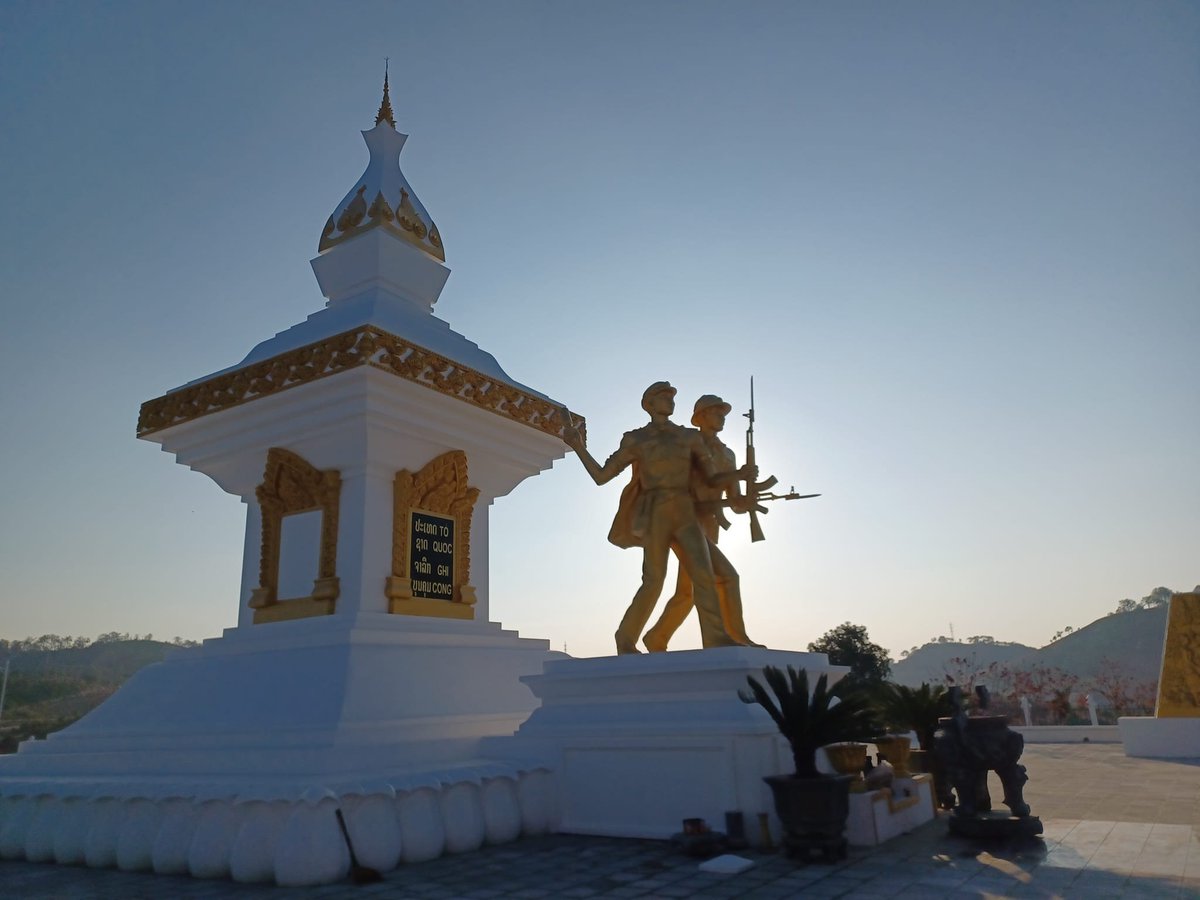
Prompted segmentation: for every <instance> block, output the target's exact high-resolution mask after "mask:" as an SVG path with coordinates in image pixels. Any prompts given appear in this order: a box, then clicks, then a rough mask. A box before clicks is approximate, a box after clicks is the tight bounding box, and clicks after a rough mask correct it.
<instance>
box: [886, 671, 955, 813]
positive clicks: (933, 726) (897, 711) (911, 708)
mask: <svg viewBox="0 0 1200 900" xmlns="http://www.w3.org/2000/svg"><path fill="white" fill-rule="evenodd" d="M876 706H877V711H878V714H879V717H880V718H881V719H882V720H883V722H884V726H885V728H886V729H887V730H889V731H901V732H906V731H915V732H916V734H917V741H918V742H919V743H920V745H921V747H920V749H919V750H912V751H910V753H909V757H910V760H911V761H912V762H913V763H914V767H915V768H916V769H917V770H918V771H922V772H928V773H930V774H931V775H933V777H934V792H935V794H937V796H938V801H939V805H942V804H943V802H944V801H945V799H946V798H945V797H943V796H942V793H941V792H940V791H942V790H944V788H943V783H944V782H945V779H944V778H938V775H939V773H938V772H936V771H935V769H937V768H938V765H937V760H936V759H935V758H934V757H933V755H932V754H931V753H930V752H929V751H930V750H931V749H932V748H933V734H934V732H935V731H937V729H938V719H939V718H942V717H943V716H948V715H950V713H951V712H953V709H952V708H951V705H950V701H949V699H948V697H947V695H946V687H945V685H941V684H938V685H930V684H928V683H924V684H922V685H921V686H920V687H916V688H914V687H909V686H908V685H905V684H894V683H892V682H885V683H884V684H882V685H880V686H879V689H878V691H877V692H876ZM876 746H878V744H877V745H876ZM950 803H951V805H953V799H952V798H951V799H950Z"/></svg>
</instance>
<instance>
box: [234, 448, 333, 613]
mask: <svg viewBox="0 0 1200 900" xmlns="http://www.w3.org/2000/svg"><path fill="white" fill-rule="evenodd" d="M341 488H342V479H341V476H340V475H339V474H338V473H337V472H336V471H333V470H326V471H322V470H320V469H317V468H315V467H314V466H312V465H310V464H309V463H308V461H307V460H305V459H304V458H302V457H300V456H298V455H297V454H295V453H292V452H291V451H290V450H284V449H283V448H282V447H272V448H271V449H270V450H268V451H267V465H266V471H265V472H264V473H263V480H262V484H260V485H259V486H258V489H257V490H256V491H255V495H256V497H257V498H258V505H259V508H260V509H261V511H262V545H261V549H260V553H259V570H258V587H257V588H256V589H255V590H254V593H253V594H251V595H250V606H251V607H252V608H253V609H254V622H255V624H258V623H260V622H277V621H281V620H283V619H296V618H303V617H305V616H317V615H328V614H330V613H332V612H333V608H334V605H335V603H336V601H337V596H338V579H337V530H338V501H339V497H340V495H341ZM313 511H316V512H320V513H321V547H320V555H319V559H318V563H317V578H316V580H315V581H314V582H313V590H312V593H311V594H309V595H308V596H306V597H280V596H279V554H280V544H281V538H282V532H283V519H284V517H285V516H289V515H293V514H295V513H302V512H313Z"/></svg>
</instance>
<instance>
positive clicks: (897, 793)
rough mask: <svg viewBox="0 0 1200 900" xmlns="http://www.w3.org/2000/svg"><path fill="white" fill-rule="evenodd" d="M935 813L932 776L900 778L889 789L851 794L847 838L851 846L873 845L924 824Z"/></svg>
mask: <svg viewBox="0 0 1200 900" xmlns="http://www.w3.org/2000/svg"><path fill="white" fill-rule="evenodd" d="M936 814H937V813H936V811H935V808H934V805H933V776H931V775H914V776H913V777H912V778H897V779H896V780H895V781H893V782H892V786H891V787H890V788H882V789H881V790H878V791H866V792H864V793H861V794H851V795H850V818H849V819H847V820H846V840H847V841H849V842H850V845H851V846H852V847H874V846H876V845H878V844H882V843H883V842H884V841H890V840H891V839H892V838H894V837H898V836H899V835H902V834H906V833H908V832H910V831H912V830H913V829H914V828H916V827H918V826H920V825H924V824H925V823H926V822H928V821H930V820H931V819H933V817H934V816H935V815H936Z"/></svg>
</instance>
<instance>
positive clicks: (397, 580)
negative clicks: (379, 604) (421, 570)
mask: <svg viewBox="0 0 1200 900" xmlns="http://www.w3.org/2000/svg"><path fill="white" fill-rule="evenodd" d="M478 497H479V489H478V488H473V487H470V486H469V485H468V483H467V455H466V454H465V453H464V452H463V451H461V450H451V451H450V452H448V453H443V454H442V455H441V456H438V457H436V458H434V459H433V460H431V461H430V462H429V463H428V464H426V465H425V467H424V468H422V469H421V470H420V471H419V472H410V471H408V470H407V469H404V470H402V471H400V472H397V473H396V478H395V481H394V482H393V488H392V576H391V577H390V578H389V579H388V580H387V586H386V589H385V590H386V593H387V596H388V601H389V607H388V608H389V610H390V611H391V612H393V613H402V614H407V615H435V616H451V617H455V618H464V619H467V618H471V617H472V616H473V611H472V609H471V607H472V606H473V604H474V603H475V588H474V587H473V586H472V585H471V584H469V581H470V573H471V517H472V515H473V514H474V511H475V501H476V500H477V499H478ZM414 513H416V514H418V516H423V517H428V518H431V519H433V520H434V521H436V520H437V519H439V518H444V519H447V520H450V521H452V522H453V537H452V545H453V549H452V550H450V551H449V552H450V554H451V555H452V556H453V566H452V572H451V573H449V577H448V578H447V577H442V578H441V581H443V582H449V585H448V586H449V587H450V590H451V592H450V595H449V597H447V599H445V600H439V599H436V598H429V597H422V596H420V592H418V591H416V590H414V587H415V585H414V583H413V582H414V579H413V574H414V564H413V558H412V549H413V546H414V543H415V541H414V538H419V537H420V535H419V534H418V535H414V534H413V532H412V522H413V521H414V518H413V514H414ZM418 527H419V525H418ZM434 549H435V550H438V548H437V546H436V544H435V547H434ZM448 568H450V566H448ZM430 574H431V575H433V574H436V573H430ZM443 575H444V573H443ZM414 594H416V596H414Z"/></svg>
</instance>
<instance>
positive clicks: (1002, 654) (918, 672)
mask: <svg viewBox="0 0 1200 900" xmlns="http://www.w3.org/2000/svg"><path fill="white" fill-rule="evenodd" d="M1037 652H1038V651H1037V650H1036V649H1035V648H1033V647H1030V646H1028V645H1026V644H963V643H959V642H957V641H945V642H942V643H933V644H926V645H925V646H924V647H921V648H919V649H917V650H914V651H913V652H912V653H910V654H909V655H908V656H906V657H905V658H904V659H902V660H900V661H899V662H894V663H892V680H893V681H895V682H896V683H897V684H907V685H910V686H912V687H917V686H919V685H920V684H921V683H922V682H924V681H928V682H930V683H940V682H941V681H942V678H943V676H944V675H945V674H946V663H947V662H949V661H950V660H951V659H954V658H955V657H962V658H964V659H968V660H973V661H974V666H975V667H977V668H980V669H984V668H987V667H988V666H989V665H991V664H992V663H996V662H999V663H1012V662H1013V661H1014V660H1018V659H1022V658H1023V657H1025V656H1027V655H1029V654H1031V653H1037Z"/></svg>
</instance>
